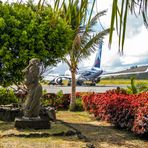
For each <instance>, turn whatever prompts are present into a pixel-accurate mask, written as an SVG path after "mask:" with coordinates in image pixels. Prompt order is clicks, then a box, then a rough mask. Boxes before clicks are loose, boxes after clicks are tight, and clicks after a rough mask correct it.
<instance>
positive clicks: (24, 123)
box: [14, 118, 50, 129]
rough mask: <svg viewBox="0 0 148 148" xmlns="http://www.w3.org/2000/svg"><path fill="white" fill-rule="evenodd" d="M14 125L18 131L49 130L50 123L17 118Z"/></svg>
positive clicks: (42, 120)
mask: <svg viewBox="0 0 148 148" xmlns="http://www.w3.org/2000/svg"><path fill="white" fill-rule="evenodd" d="M14 125H15V127H16V128H18V129H28V128H29V129H49V128H50V121H49V120H45V119H23V118H15V124H14Z"/></svg>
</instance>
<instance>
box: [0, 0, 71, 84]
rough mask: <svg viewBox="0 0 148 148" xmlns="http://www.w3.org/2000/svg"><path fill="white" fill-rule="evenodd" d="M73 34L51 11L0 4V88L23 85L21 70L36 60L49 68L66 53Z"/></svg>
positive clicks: (20, 3) (63, 20)
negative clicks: (33, 59)
mask: <svg viewBox="0 0 148 148" xmlns="http://www.w3.org/2000/svg"><path fill="white" fill-rule="evenodd" d="M71 36H72V30H71V28H70V26H69V25H68V24H67V22H66V21H65V19H63V18H62V17H61V16H60V15H55V13H54V11H53V9H52V8H51V7H47V6H46V7H44V6H43V8H42V11H39V10H38V6H37V5H35V4H33V3H32V1H29V2H28V3H22V2H19V3H11V4H9V3H8V2H6V3H4V2H0V69H1V70H0V76H1V77H0V85H3V86H9V85H11V84H14V83H19V82H22V79H23V76H22V69H24V67H25V66H26V65H27V64H28V62H29V60H30V59H31V58H34V57H37V58H39V59H40V60H41V62H42V63H43V65H44V67H47V66H52V65H54V64H56V62H58V61H59V58H61V57H63V56H64V55H65V53H66V52H67V47H68V46H69V43H70V42H71Z"/></svg>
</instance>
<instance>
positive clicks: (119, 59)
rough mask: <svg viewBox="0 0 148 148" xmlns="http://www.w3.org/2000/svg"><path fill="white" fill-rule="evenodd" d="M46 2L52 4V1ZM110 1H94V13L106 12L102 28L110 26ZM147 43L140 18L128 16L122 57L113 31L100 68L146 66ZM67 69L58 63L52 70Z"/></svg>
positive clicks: (147, 35)
mask: <svg viewBox="0 0 148 148" xmlns="http://www.w3.org/2000/svg"><path fill="white" fill-rule="evenodd" d="M3 1H4V0H3ZM13 1H15V0H13ZM36 1H37V0H36ZM47 1H48V2H52V1H53V0H47ZM90 1H91V0H90ZM112 1H113V0H96V2H97V3H96V6H95V9H94V13H96V12H99V11H101V10H107V14H106V15H105V16H103V17H101V19H100V21H101V24H102V25H103V27H104V28H108V27H109V25H110V18H111V6H112ZM147 41H148V30H147V29H146V28H145V26H144V25H143V21H142V17H138V18H136V17H135V16H134V15H129V16H128V21H127V30H126V39H125V45H124V54H123V56H121V55H119V53H118V37H117V34H116V31H114V36H113V42H112V46H111V49H109V48H108V42H109V36H106V37H105V38H104V44H103V47H102V58H101V68H102V69H103V70H104V71H118V70H123V69H127V68H129V67H131V66H135V65H148V44H147ZM95 55H96V53H93V54H92V55H91V56H90V57H88V59H85V60H83V61H82V62H81V63H79V68H81V67H82V65H83V67H90V66H92V65H93V63H94V59H95ZM67 69H68V66H67V65H66V64H63V63H58V65H57V67H55V68H54V70H55V71H56V72H57V73H58V72H59V71H62V72H64V71H66V70H67Z"/></svg>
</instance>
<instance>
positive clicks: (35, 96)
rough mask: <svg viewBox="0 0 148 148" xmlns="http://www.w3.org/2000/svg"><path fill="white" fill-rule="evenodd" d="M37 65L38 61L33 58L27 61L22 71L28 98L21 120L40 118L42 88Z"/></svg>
mask: <svg viewBox="0 0 148 148" xmlns="http://www.w3.org/2000/svg"><path fill="white" fill-rule="evenodd" d="M39 65H40V60H39V59H37V58H33V59H31V60H30V61H29V65H28V66H27V67H26V68H25V69H24V70H23V73H24V77H25V81H24V83H25V85H26V87H27V89H28V96H27V99H26V101H25V103H24V107H23V111H24V116H23V118H26V119H27V118H29V119H30V118H34V119H35V118H40V117H39V111H40V97H41V96H42V86H41V84H40V83H39V82H38V81H39V73H40V71H39Z"/></svg>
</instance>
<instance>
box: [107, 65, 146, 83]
mask: <svg viewBox="0 0 148 148" xmlns="http://www.w3.org/2000/svg"><path fill="white" fill-rule="evenodd" d="M124 73H125V74H124ZM110 74H119V75H118V76H109V77H106V78H104V79H130V78H131V77H133V76H134V77H135V78H136V79H146V80H148V65H146V66H133V67H130V68H129V69H126V70H122V71H118V72H114V73H110ZM120 74H121V75H120Z"/></svg>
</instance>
